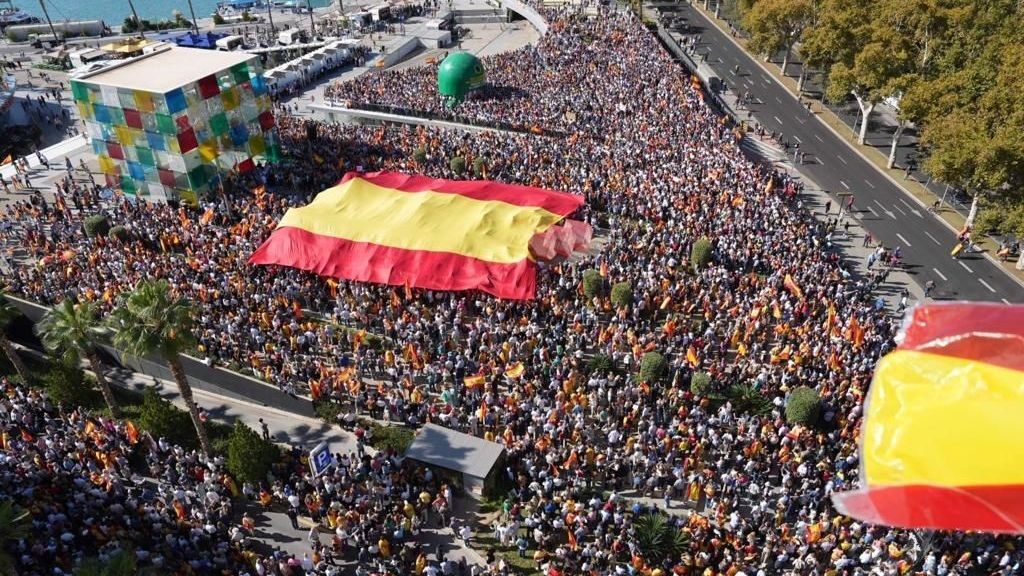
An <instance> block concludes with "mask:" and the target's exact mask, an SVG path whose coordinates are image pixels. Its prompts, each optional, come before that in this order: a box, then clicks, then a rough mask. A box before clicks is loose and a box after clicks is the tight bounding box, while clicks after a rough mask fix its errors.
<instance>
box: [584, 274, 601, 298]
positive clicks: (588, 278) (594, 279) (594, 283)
mask: <svg viewBox="0 0 1024 576" xmlns="http://www.w3.org/2000/svg"><path fill="white" fill-rule="evenodd" d="M603 281H604V279H603V278H601V273H600V272H598V271H597V270H594V269H593V268H591V269H590V270H586V271H584V272H583V295H584V296H586V297H587V298H593V297H594V296H597V295H598V294H600V293H601V283H602V282H603Z"/></svg>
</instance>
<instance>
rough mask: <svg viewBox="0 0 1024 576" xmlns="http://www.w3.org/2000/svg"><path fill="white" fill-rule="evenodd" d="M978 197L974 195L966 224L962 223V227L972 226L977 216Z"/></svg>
mask: <svg viewBox="0 0 1024 576" xmlns="http://www.w3.org/2000/svg"><path fill="white" fill-rule="evenodd" d="M978 196H980V194H975V195H974V198H973V199H972V200H971V209H970V211H968V212H967V222H965V223H964V226H974V219H975V217H977V216H978Z"/></svg>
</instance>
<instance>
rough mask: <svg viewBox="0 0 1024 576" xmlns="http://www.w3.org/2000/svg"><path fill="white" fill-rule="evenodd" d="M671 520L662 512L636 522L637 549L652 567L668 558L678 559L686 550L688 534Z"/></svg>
mask: <svg viewBox="0 0 1024 576" xmlns="http://www.w3.org/2000/svg"><path fill="white" fill-rule="evenodd" d="M669 520H670V518H669V517H668V516H666V515H665V514H662V513H661V512H651V513H648V514H644V515H643V516H641V517H640V518H638V519H637V520H636V522H635V524H636V532H635V535H636V544H637V547H639V548H640V552H641V553H642V554H643V557H644V560H646V561H647V563H648V564H650V565H652V566H656V565H660V564H661V563H662V562H663V561H664V560H665V559H666V558H673V559H674V558H678V557H679V555H680V554H681V553H682V552H683V550H685V549H686V541H687V538H686V534H685V533H684V532H683V531H682V530H680V529H679V528H677V527H676V526H675V524H673V523H672V522H670V521H669Z"/></svg>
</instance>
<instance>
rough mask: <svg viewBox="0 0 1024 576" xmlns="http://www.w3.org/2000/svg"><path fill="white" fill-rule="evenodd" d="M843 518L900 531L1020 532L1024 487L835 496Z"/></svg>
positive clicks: (907, 489)
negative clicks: (844, 516)
mask: <svg viewBox="0 0 1024 576" xmlns="http://www.w3.org/2000/svg"><path fill="white" fill-rule="evenodd" d="M832 498H833V501H834V502H835V504H836V506H837V508H838V509H839V511H840V512H842V513H843V514H847V515H849V516H853V517H854V518H857V519H858V520H863V521H865V522H869V523H871V524H884V525H886V526H897V527H901V528H934V529H938V530H979V531H983V532H1015V533H1021V532H1024V485H1004V486H966V487H960V486H954V487H941V486H923V485H913V486H892V487H880V488H869V489H867V490H857V491H853V492H843V493H839V494H833V496H832Z"/></svg>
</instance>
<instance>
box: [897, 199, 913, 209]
mask: <svg viewBox="0 0 1024 576" xmlns="http://www.w3.org/2000/svg"><path fill="white" fill-rule="evenodd" d="M897 200H899V201H900V202H903V205H904V206H906V207H907V210H910V211H911V212H914V207H913V206H911V205H910V204H907V201H906V200H904V199H903V198H897Z"/></svg>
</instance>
